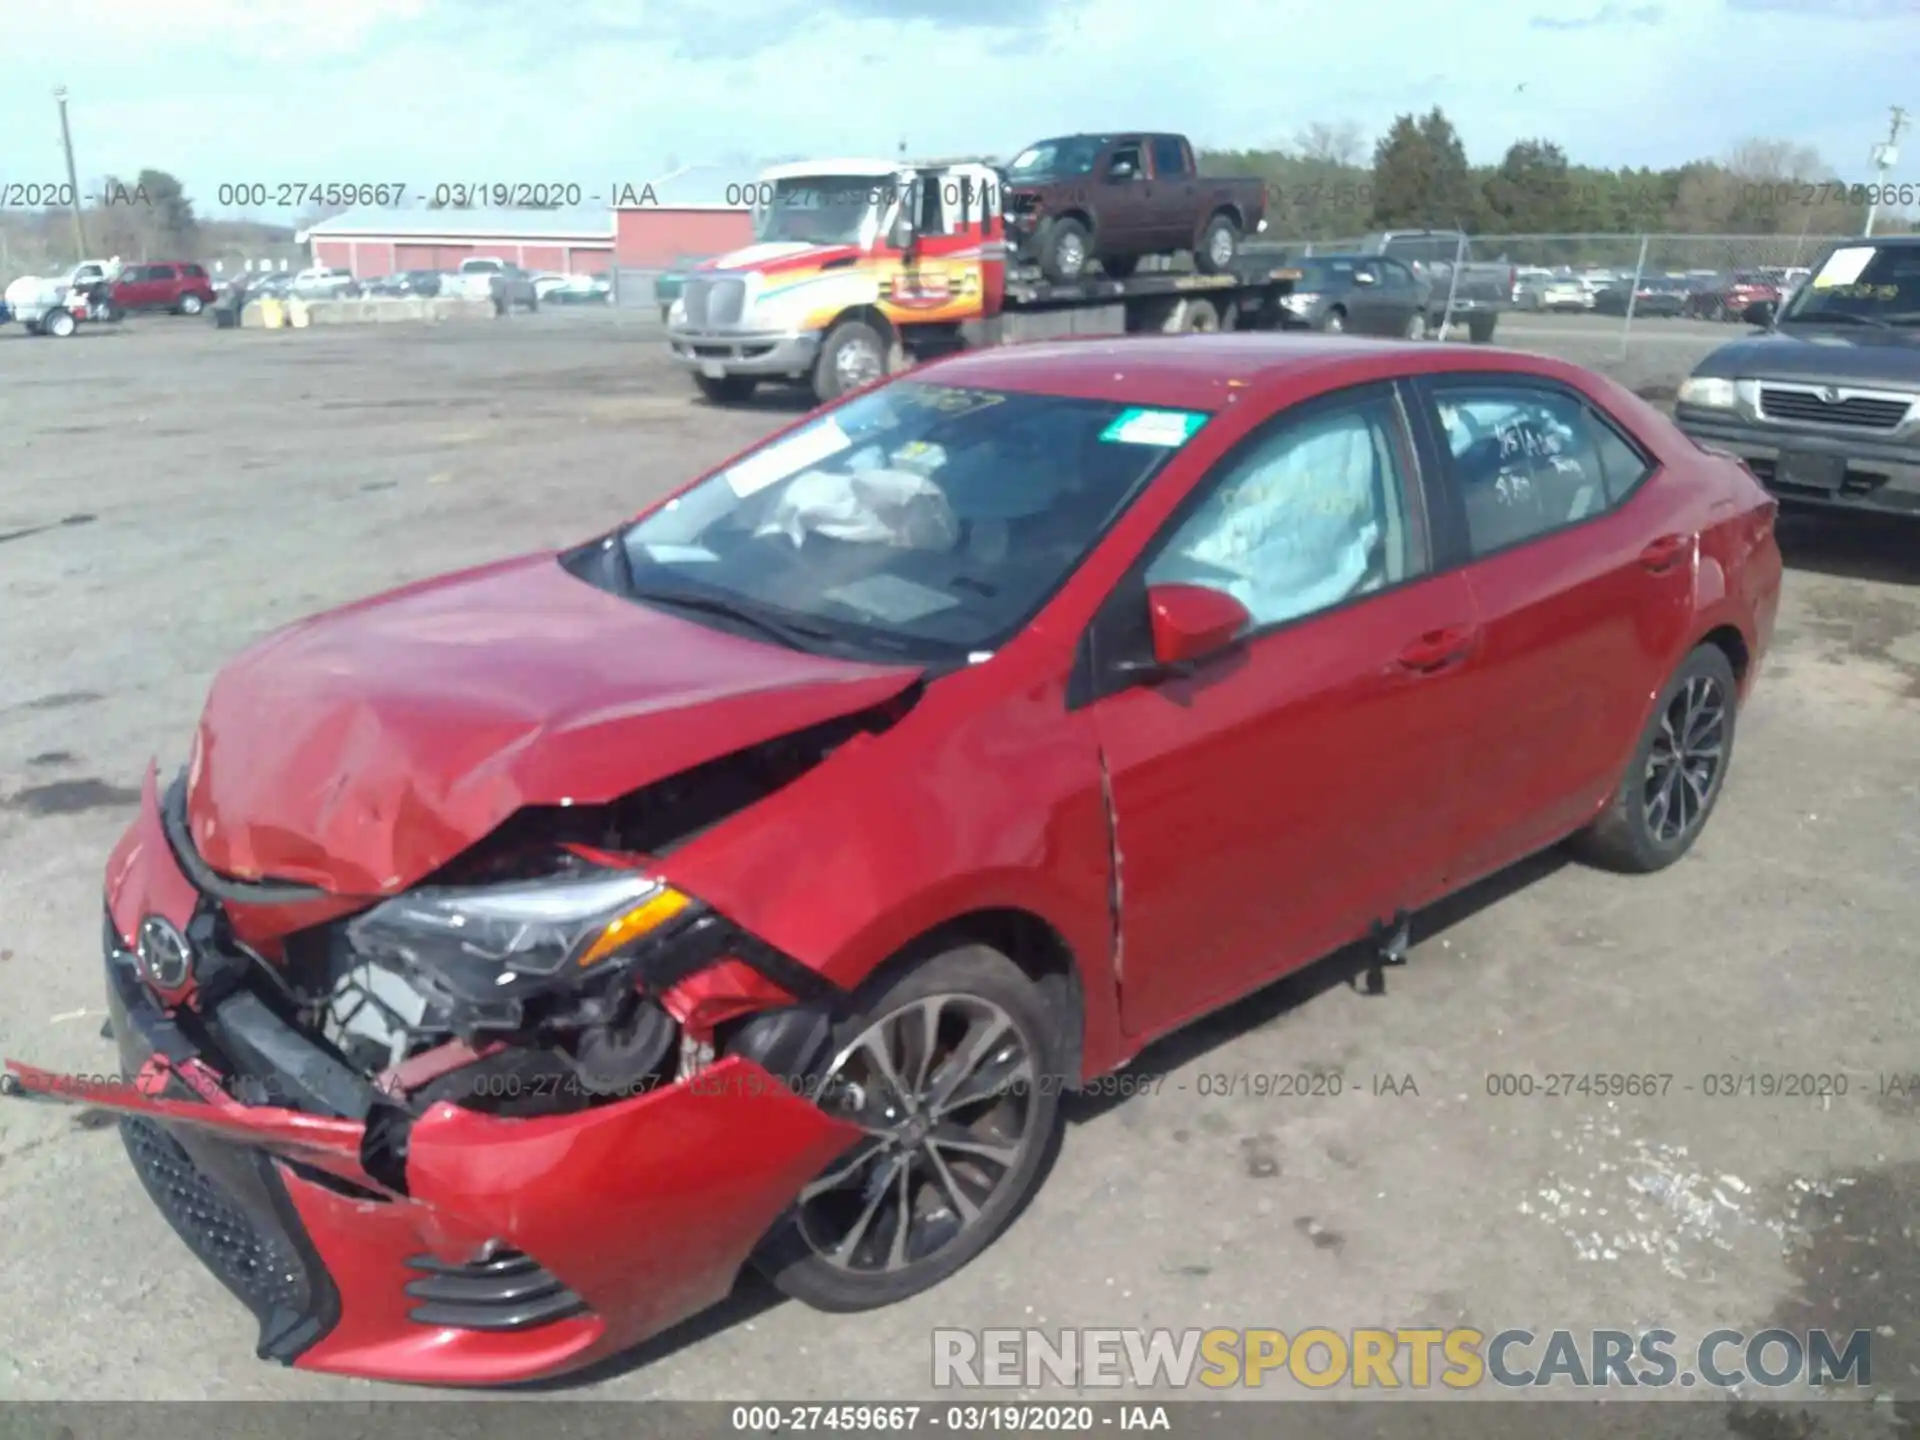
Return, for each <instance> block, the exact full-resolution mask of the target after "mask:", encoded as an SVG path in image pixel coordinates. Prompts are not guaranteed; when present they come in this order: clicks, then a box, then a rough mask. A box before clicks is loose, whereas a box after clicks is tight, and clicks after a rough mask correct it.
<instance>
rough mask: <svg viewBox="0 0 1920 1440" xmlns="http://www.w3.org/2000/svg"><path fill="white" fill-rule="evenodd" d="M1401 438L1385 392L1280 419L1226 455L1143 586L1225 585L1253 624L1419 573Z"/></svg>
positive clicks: (1291, 616) (1293, 615) (1420, 551)
mask: <svg viewBox="0 0 1920 1440" xmlns="http://www.w3.org/2000/svg"><path fill="white" fill-rule="evenodd" d="M1399 433H1400V432H1399V429H1398V420H1397V417H1396V414H1395V412H1394V409H1393V407H1392V405H1391V403H1390V402H1389V401H1387V400H1385V399H1370V400H1366V401H1361V402H1353V403H1347V404H1343V405H1340V406H1339V407H1338V408H1336V409H1331V410H1328V411H1326V412H1325V413H1322V414H1319V415H1316V416H1314V417H1312V418H1310V419H1304V420H1300V421H1297V422H1293V423H1289V424H1286V425H1284V426H1283V427H1282V428H1281V429H1279V430H1277V431H1275V432H1274V433H1273V434H1271V435H1270V436H1268V437H1267V438H1265V439H1263V440H1261V441H1258V442H1256V443H1255V444H1254V445H1253V446H1252V448H1251V449H1250V450H1248V451H1247V452H1246V453H1245V454H1244V455H1243V456H1242V457H1241V458H1240V459H1238V460H1234V461H1231V462H1229V464H1228V467H1227V469H1226V471H1225V472H1224V473H1223V474H1222V476H1221V477H1220V480H1219V482H1218V484H1217V485H1215V487H1214V488H1213V489H1212V490H1211V491H1210V492H1209V493H1208V494H1207V495H1206V498H1205V499H1204V500H1203V501H1202V502H1201V504H1200V507H1199V509H1198V510H1196V511H1195V512H1194V513H1193V514H1192V515H1191V516H1190V517H1189V518H1188V519H1187V520H1185V521H1184V522H1183V523H1182V524H1181V525H1180V526H1179V528H1178V529H1177V530H1176V531H1175V532H1174V534H1173V535H1172V536H1171V537H1170V538H1169V539H1168V541H1167V542H1166V545H1165V548H1164V549H1162V550H1161V551H1160V552H1159V554H1158V555H1157V556H1156V557H1155V558H1154V559H1153V561H1152V562H1151V563H1150V564H1149V565H1148V567H1147V573H1146V580H1147V584H1148V585H1150V586H1151V585H1164V584H1186V585H1200V586H1204V587H1206V588H1208V589H1213V590H1222V591H1225V592H1226V593H1227V594H1229V595H1231V596H1233V598H1234V599H1236V600H1238V601H1239V602H1240V603H1241V604H1242V605H1244V606H1246V607H1247V611H1248V613H1249V615H1251V616H1252V621H1251V624H1250V626H1249V628H1250V629H1261V628H1264V627H1265V626H1269V625H1277V624H1280V623H1282V622H1284V621H1288V620H1295V619H1299V618H1300V617H1302V616H1306V615H1311V614H1313V613H1314V612H1316V611H1320V610H1326V609H1329V608H1330V607H1332V606H1335V605H1339V604H1342V603H1343V602H1345V601H1347V600H1350V599H1353V598H1354V597H1356V596H1359V595H1364V594H1367V593H1369V592H1371V591H1375V590H1382V589H1385V588H1386V587H1387V586H1389V585H1395V584H1398V583H1399V582H1401V581H1403V580H1406V579H1409V578H1411V577H1412V576H1414V575H1415V574H1418V573H1419V572H1420V571H1421V570H1422V569H1424V568H1425V556H1424V550H1425V547H1424V545H1423V543H1422V542H1421V540H1420V531H1419V528H1418V527H1416V526H1415V525H1414V524H1413V523H1412V521H1411V517H1410V516H1409V513H1408V510H1407V501H1406V496H1407V493H1408V486H1407V467H1406V463H1405V460H1404V451H1403V450H1402V447H1401V444H1400V442H1399Z"/></svg>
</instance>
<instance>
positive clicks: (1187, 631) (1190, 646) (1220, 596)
mask: <svg viewBox="0 0 1920 1440" xmlns="http://www.w3.org/2000/svg"><path fill="white" fill-rule="evenodd" d="M1252 618H1253V617H1252V616H1251V615H1250V614H1248V613H1247V607H1246V606H1244V605H1242V604H1241V603H1240V602H1239V601H1238V600H1236V599H1234V598H1233V597H1232V596H1231V595H1228V594H1226V593H1225V592H1223V591H1220V590H1209V589H1207V588H1206V587H1205V586H1203V585H1154V586H1151V587H1149V589H1148V590H1147V619H1148V623H1149V624H1150V626H1151V627H1152V631H1153V659H1154V664H1155V666H1156V667H1157V668H1158V669H1159V670H1161V671H1162V672H1163V673H1167V674H1180V673H1182V672H1184V671H1186V670H1188V669H1190V668H1191V667H1192V665H1193V663H1194V662H1195V661H1197V660H1201V659H1204V658H1205V657H1206V656H1208V655H1211V654H1213V653H1214V652H1215V651H1217V650H1223V649H1225V648H1226V647H1227V646H1228V645H1229V644H1231V643H1232V642H1233V637H1234V636H1236V635H1238V634H1239V633H1240V631H1241V630H1242V629H1243V628H1245V626H1246V624H1247V622H1248V621H1249V620H1251V619H1252Z"/></svg>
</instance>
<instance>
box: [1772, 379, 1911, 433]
mask: <svg viewBox="0 0 1920 1440" xmlns="http://www.w3.org/2000/svg"><path fill="white" fill-rule="evenodd" d="M1909 408H1910V407H1909V406H1908V403H1907V402H1906V401H1905V400H1875V399H1871V398H1869V397H1868V396H1864V395H1852V396H1849V397H1848V398H1847V399H1845V400H1838V401H1834V402H1832V403H1829V402H1827V401H1825V400H1822V399H1821V398H1820V397H1819V396H1818V395H1809V394H1807V393H1806V392H1805V391H1801V390H1776V389H1774V388H1773V387H1772V386H1770V385H1763V386H1762V387H1761V388H1760V413H1761V414H1763V415H1765V416H1766V417H1767V418H1768V419H1769V420H1810V421H1813V422H1815V423H1817V424H1821V425H1857V426H1859V427H1860V428H1861V429H1864V430H1891V429H1893V428H1894V426H1896V425H1898V424H1899V423H1900V422H1901V421H1902V420H1904V419H1906V416H1907V410H1908V409H1909Z"/></svg>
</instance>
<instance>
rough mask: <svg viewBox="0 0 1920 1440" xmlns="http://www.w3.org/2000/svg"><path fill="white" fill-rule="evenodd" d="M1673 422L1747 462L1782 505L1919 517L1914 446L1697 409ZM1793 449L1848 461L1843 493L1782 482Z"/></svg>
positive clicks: (1683, 409)
mask: <svg viewBox="0 0 1920 1440" xmlns="http://www.w3.org/2000/svg"><path fill="white" fill-rule="evenodd" d="M1674 419H1675V421H1676V422H1677V423H1678V424H1679V426H1680V428H1681V430H1683V431H1685V432H1686V433H1687V434H1688V435H1690V436H1691V437H1693V438H1694V439H1695V440H1698V441H1699V442H1700V443H1701V444H1703V445H1712V446H1715V447H1717V448H1718V449H1721V450H1725V451H1727V452H1729V453H1730V454H1733V455H1736V456H1738V457H1739V458H1740V459H1742V460H1744V461H1746V463H1747V468H1748V469H1750V470H1752V471H1753V473H1754V475H1755V477H1756V478H1757V479H1758V480H1759V481H1760V483H1761V485H1763V486H1764V487H1765V488H1766V490H1767V492H1768V493H1769V494H1771V495H1774V496H1775V497H1777V498H1779V499H1781V500H1786V501H1791V502H1792V503H1794V504H1796V505H1810V506H1818V507H1821V508H1823V509H1832V510H1870V511H1876V512H1879V513H1881V514H1887V515H1908V516H1916V515H1920V450H1916V448H1915V447H1914V446H1913V445H1911V444H1900V443H1888V442H1887V441H1885V440H1880V439H1876V438H1875V437H1873V436H1872V435H1870V434H1862V435H1835V434H1831V433H1814V432H1810V431H1801V430H1794V429H1791V428H1788V427H1786V426H1781V425H1772V424H1756V423H1755V422H1753V421H1751V420H1748V419H1746V418H1745V417H1744V416H1741V415H1738V414H1735V413H1732V412H1729V411H1726V410H1710V409H1704V408H1702V407H1700V406H1697V405H1679V406H1676V407H1675V410H1674ZM1789 450H1791V451H1793V452H1795V453H1796V454H1811V455H1831V456H1837V457H1839V458H1841V459H1843V460H1845V462H1846V472H1845V477H1844V480H1843V482H1842V484H1841V486H1840V488H1839V489H1837V490H1824V489H1811V488H1807V487H1804V486H1796V485H1792V484H1788V483H1785V482H1783V481H1782V480H1781V479H1780V478H1779V475H1778V465H1779V461H1780V456H1781V453H1782V452H1783V451H1789Z"/></svg>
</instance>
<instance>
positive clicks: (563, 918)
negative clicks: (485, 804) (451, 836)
mask: <svg viewBox="0 0 1920 1440" xmlns="http://www.w3.org/2000/svg"><path fill="white" fill-rule="evenodd" d="M692 903H693V902H692V901H690V900H689V899H688V898H687V897H686V896H685V895H682V894H681V893H680V892H679V891H678V890H675V889H673V888H672V887H671V886H669V885H666V884H665V883H663V882H661V881H659V880H656V879H654V878H652V877H651V876H648V875H643V874H640V873H638V872H635V871H632V870H622V869H616V868H612V867H603V866H583V867H578V868H574V869H570V870H565V871H562V872H560V873H558V874H554V875H550V876H544V877H542V878H539V879H528V880H513V881H506V882H501V883H495V884H488V885H439V886H422V887H421V888H420V889H417V890H410V891H408V892H407V893H406V894H404V895H397V896H395V897H394V898H393V899H391V900H388V901H385V902H383V903H382V904H380V905H377V906H375V907H374V908H373V909H371V910H369V911H367V912H366V913H365V914H363V915H360V916H358V917H356V918H355V919H353V920H351V921H349V922H348V924H347V926H346V938H347V943H348V944H349V945H350V946H351V947H352V949H353V951H354V952H355V953H356V955H357V956H358V957H359V958H361V959H363V960H367V961H371V962H373V963H374V964H377V965H384V966H386V967H387V968H391V969H398V970H401V971H403V972H407V973H410V974H411V975H412V976H413V978H414V979H415V980H416V981H417V982H418V983H420V984H421V985H423V986H426V987H429V988H431V989H434V990H438V991H440V992H442V993H443V994H444V995H446V996H448V997H450V998H452V999H455V1000H457V1001H460V1002H464V1004H465V1005H466V1006H469V1007H472V1008H473V1009H474V1010H476V1011H478V1012H480V1013H481V1014H489V1013H490V1014H494V1015H500V1016H502V1017H503V1018H504V1017H505V1016H506V1015H509V1014H517V1013H518V1011H519V1009H520V1005H521V1002H523V1001H524V1000H526V999H527V998H528V997H529V996H533V995H539V994H544V993H546V992H548V991H552V990H558V989H563V988H567V987H569V986H571V985H573V984H574V983H575V982H577V981H579V980H582V979H586V978H589V977H593V978H597V977H598V976H599V975H600V974H602V973H604V971H603V967H604V966H605V965H606V963H607V962H608V961H611V960H614V959H616V958H619V957H621V956H623V955H626V954H628V953H630V952H631V950H632V949H633V947H634V946H635V945H637V944H638V943H640V942H641V941H643V940H645V939H647V938H648V937H649V936H651V935H654V934H655V933H656V932H658V931H659V930H660V928H661V927H662V926H664V925H666V924H667V923H668V922H670V921H672V920H673V919H675V918H676V917H678V916H679V915H680V914H681V913H682V912H683V911H685V910H687V909H688V907H689V906H690V905H691V904H692Z"/></svg>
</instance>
